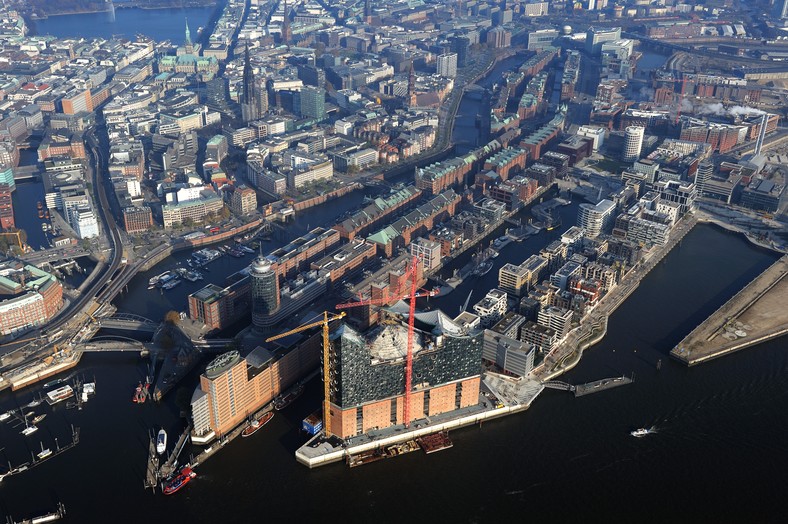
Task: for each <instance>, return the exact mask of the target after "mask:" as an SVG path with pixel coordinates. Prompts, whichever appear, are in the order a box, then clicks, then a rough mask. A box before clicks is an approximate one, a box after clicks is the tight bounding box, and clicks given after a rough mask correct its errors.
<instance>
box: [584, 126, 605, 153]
mask: <svg viewBox="0 0 788 524" xmlns="http://www.w3.org/2000/svg"><path fill="white" fill-rule="evenodd" d="M577 136H583V137H586V138H590V139H591V140H592V141H593V148H594V153H596V152H597V151H599V148H600V147H602V145H603V144H604V143H605V129H604V128H602V127H597V126H580V127H579V128H578V129H577Z"/></svg>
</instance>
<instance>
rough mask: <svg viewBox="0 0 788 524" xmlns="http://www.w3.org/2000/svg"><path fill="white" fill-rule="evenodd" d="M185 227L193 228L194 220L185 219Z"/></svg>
mask: <svg viewBox="0 0 788 524" xmlns="http://www.w3.org/2000/svg"><path fill="white" fill-rule="evenodd" d="M183 225H184V226H185V227H192V226H193V225H194V220H192V219H191V218H189V217H186V218H184V219H183Z"/></svg>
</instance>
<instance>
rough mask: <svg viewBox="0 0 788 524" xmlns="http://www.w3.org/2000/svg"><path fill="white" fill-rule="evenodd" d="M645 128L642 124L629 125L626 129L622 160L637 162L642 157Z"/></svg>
mask: <svg viewBox="0 0 788 524" xmlns="http://www.w3.org/2000/svg"><path fill="white" fill-rule="evenodd" d="M645 131H646V130H645V128H643V127H640V126H629V127H627V128H626V130H625V131H624V150H623V151H622V153H621V160H623V161H624V162H635V161H637V160H638V159H640V151H641V149H642V148H643V135H644V133H645Z"/></svg>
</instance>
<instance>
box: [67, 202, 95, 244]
mask: <svg viewBox="0 0 788 524" xmlns="http://www.w3.org/2000/svg"><path fill="white" fill-rule="evenodd" d="M70 217H71V222H70V224H71V227H72V228H73V229H74V232H75V233H76V234H77V236H78V237H79V238H93V237H97V236H99V229H98V221H97V220H96V214H95V213H94V212H93V210H92V209H91V208H90V206H79V207H77V208H73V209H71V212H70Z"/></svg>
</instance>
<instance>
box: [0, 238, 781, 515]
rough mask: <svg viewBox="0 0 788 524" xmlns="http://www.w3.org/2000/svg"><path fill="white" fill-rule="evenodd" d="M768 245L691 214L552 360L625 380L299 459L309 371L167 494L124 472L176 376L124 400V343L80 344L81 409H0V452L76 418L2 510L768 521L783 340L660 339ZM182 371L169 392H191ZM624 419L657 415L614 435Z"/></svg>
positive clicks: (776, 475)
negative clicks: (577, 352) (626, 380)
mask: <svg viewBox="0 0 788 524" xmlns="http://www.w3.org/2000/svg"><path fill="white" fill-rule="evenodd" d="M567 227H568V225H567ZM536 238H538V237H536ZM531 240H535V239H531ZM545 240H547V239H545ZM525 245H527V241H526V244H521V245H515V244H511V245H510V246H508V247H507V248H505V249H504V254H505V253H507V250H509V249H512V250H513V251H512V252H511V253H512V254H511V258H516V257H518V256H519V257H521V258H525V256H526V255H527V253H526V252H525V251H523V252H522V253H519V252H517V251H519V250H520V246H525ZM522 249H524V248H522ZM504 254H502V255H501V257H499V258H504ZM507 258H509V256H508V255H507ZM774 259H775V257H774V256H772V255H771V254H769V253H766V252H764V251H761V250H759V249H755V248H753V247H751V246H750V245H748V244H747V243H746V242H745V241H744V240H743V239H742V238H741V237H739V236H735V235H731V234H728V233H724V232H722V231H720V230H717V229H715V228H713V227H711V226H698V227H696V229H695V230H694V231H692V232H691V233H690V234H689V235H688V236H687V238H686V239H685V240H684V241H683V242H682V244H681V245H680V246H679V247H677V248H676V249H675V250H674V251H673V252H672V253H671V254H670V255H668V257H666V259H665V261H664V262H663V263H662V264H661V265H660V266H659V267H657V268H656V269H654V270H653V271H652V273H651V274H650V275H649V276H648V277H647V278H646V280H645V281H644V282H643V283H642V285H641V286H640V288H639V289H638V290H637V291H636V292H635V293H634V294H633V295H632V296H631V297H630V298H629V299H628V300H627V302H626V303H625V304H624V305H623V306H622V307H621V308H620V309H619V310H618V311H617V312H616V313H615V314H614V315H613V317H612V318H611V321H610V331H609V333H608V335H607V337H606V338H605V339H604V340H603V341H602V342H601V343H600V344H598V345H597V346H595V347H593V348H592V349H591V350H589V351H588V352H587V354H586V356H585V357H584V358H583V361H582V362H581V363H580V365H579V366H578V367H577V368H576V369H575V370H573V371H572V372H570V373H569V374H568V376H566V377H565V379H567V380H569V381H570V382H584V381H587V380H593V379H598V378H603V377H610V376H616V375H620V374H630V373H632V372H634V373H635V383H634V384H632V385H629V386H624V387H621V388H617V389H613V390H609V391H605V392H601V393H598V394H594V395H589V396H586V397H582V398H574V397H572V396H571V395H569V394H568V393H564V392H559V391H552V390H550V391H546V392H544V393H543V394H542V396H541V397H540V398H539V399H537V401H536V402H535V403H534V405H533V406H532V408H531V409H530V410H529V411H527V412H525V413H522V414H519V415H515V416H511V417H507V418H505V419H501V420H498V421H494V422H489V423H486V424H484V426H483V427H482V428H478V427H472V428H467V429H464V430H460V431H456V432H454V433H453V434H452V438H453V440H454V443H455V445H454V447H453V448H452V449H450V450H447V451H444V452H442V453H439V454H436V455H431V456H429V457H427V456H424V455H422V454H421V453H413V454H411V455H407V456H404V457H401V458H399V459H397V460H391V461H385V462H379V463H375V464H371V465H368V466H364V467H361V468H356V469H353V470H350V469H348V468H347V467H346V466H345V465H343V464H337V465H332V466H327V467H324V468H319V469H316V470H311V471H310V470H308V469H307V468H305V467H303V466H300V465H298V464H297V463H296V462H295V460H294V458H293V452H294V451H295V449H296V448H297V447H298V446H299V445H300V444H301V443H302V442H303V441H304V439H305V438H304V437H303V436H300V435H299V434H298V428H299V425H300V420H301V419H302V418H303V417H305V416H306V415H307V414H309V413H311V412H312V411H313V410H314V409H315V408H316V407H317V406H318V402H319V396H320V383H319V381H312V382H311V383H310V385H309V388H308V391H307V394H306V395H304V396H303V397H302V398H301V399H299V400H298V401H297V402H296V403H294V404H293V405H292V406H291V407H289V408H288V409H287V410H285V411H284V412H280V413H277V416H276V417H275V418H274V420H273V421H272V422H271V423H270V424H269V425H268V426H266V429H265V430H264V431H261V432H260V433H258V434H257V435H255V436H254V437H253V438H250V439H239V440H238V441H235V442H233V443H231V444H230V445H228V446H227V447H226V448H225V449H224V450H222V452H221V453H219V454H218V455H217V456H216V457H214V458H212V459H211V460H210V461H209V462H207V463H205V464H204V465H202V466H201V467H200V468H199V476H198V477H197V478H196V479H195V480H194V481H193V482H192V483H191V484H190V485H189V486H188V487H187V488H185V489H184V490H183V491H182V492H180V493H178V494H176V495H175V496H172V497H164V496H162V495H157V496H153V495H151V494H150V493H149V492H145V491H143V488H142V478H143V471H144V469H143V468H144V464H145V458H146V431H147V430H149V429H150V428H154V427H156V426H159V425H162V426H164V427H165V428H167V429H168V430H170V432H171V435H173V434H174V433H176V432H178V431H179V430H180V429H181V428H182V427H183V422H182V421H181V420H180V419H179V410H178V408H177V407H176V406H175V397H176V396H178V393H177V392H176V393H175V394H173V395H171V396H170V397H168V399H167V400H166V402H164V403H163V404H162V405H152V404H145V405H142V406H138V405H134V404H132V403H131V401H130V399H131V394H132V392H133V389H134V386H135V385H136V383H137V381H138V380H139V379H140V377H141V376H142V373H143V372H144V371H143V370H144V363H143V362H142V361H141V360H140V359H139V358H138V357H137V356H135V355H130V354H123V355H120V354H118V355H89V356H87V357H86V358H85V359H84V360H83V364H82V365H81V366H80V367H79V368H78V371H79V372H80V373H81V374H83V375H84V376H86V377H87V378H89V379H90V378H92V377H93V376H94V375H95V377H96V380H97V382H98V395H97V397H96V398H95V399H93V400H91V401H90V402H89V403H88V404H87V406H86V408H85V409H84V410H83V411H81V412H77V411H74V410H66V409H63V408H64V406H57V407H56V409H55V411H54V413H51V409H50V408H43V407H39V408H36V411H38V412H41V411H46V412H50V415H49V417H48V418H47V419H46V420H45V421H43V422H42V423H41V424H40V425H41V429H40V430H39V431H38V432H37V433H35V434H34V435H32V436H31V437H22V436H21V435H20V434H19V433H18V428H17V429H14V428H12V427H11V425H9V424H7V423H3V424H0V441H2V443H3V446H4V447H5V450H4V451H3V454H4V457H3V458H4V459H5V460H11V461H12V462H13V463H19V462H21V461H24V460H26V459H27V457H29V456H30V455H29V454H30V450H33V451H36V450H38V449H40V445H39V441H41V442H43V443H44V445H45V446H48V447H52V446H53V445H54V438H55V437H57V438H58V439H59V442H60V443H63V442H65V441H67V439H68V433H69V431H68V424H69V423H74V424H76V425H78V426H80V427H81V428H82V442H81V443H80V444H79V445H78V446H77V447H76V448H75V449H73V450H70V451H69V452H67V453H65V454H63V455H61V456H58V457H55V458H54V459H52V460H51V462H48V463H45V464H43V465H42V466H40V467H39V468H36V469H34V470H32V471H28V472H26V473H24V474H22V475H19V476H16V477H12V478H8V479H5V480H4V481H3V483H2V484H1V485H0V503H1V504H2V505H0V507H2V508H3V509H2V511H10V512H11V513H12V514H13V515H15V516H17V517H19V516H23V515H25V514H32V513H33V512H35V511H39V510H41V511H43V510H46V509H48V508H50V507H53V506H54V504H55V502H56V501H58V500H59V501H62V502H64V503H65V504H66V507H67V508H68V510H69V519H67V521H68V522H108V521H111V522H139V521H140V520H143V519H147V520H148V521H153V522H169V521H178V522H181V521H191V522H253V521H259V520H261V515H262V514H265V520H267V521H272V522H283V521H286V520H294V519H297V520H301V519H309V520H313V519H317V518H320V517H321V516H328V517H329V518H330V520H332V521H333V520H334V519H338V518H342V519H343V520H345V521H350V522H370V521H372V520H373V519H374V520H375V521H382V522H399V521H401V520H402V519H409V520H410V519H412V520H414V521H416V522H427V521H432V522H500V521H506V520H514V521H517V522H520V521H522V519H523V518H524V517H523V515H528V516H529V517H531V518H553V519H558V520H557V521H559V522H565V521H567V520H569V519H570V518H573V519H574V518H576V517H578V516H585V520H590V521H598V520H600V519H601V518H603V517H607V518H613V519H615V520H616V521H621V520H625V521H629V520H631V519H636V520H638V521H647V522H661V521H665V520H667V519H672V520H676V521H679V522H686V521H706V522H708V521H712V520H713V521H716V522H734V521H741V519H744V521H747V522H767V521H774V522H777V521H779V520H780V519H779V516H780V515H781V513H780V511H781V510H782V509H783V507H784V506H783V505H784V502H783V498H782V497H780V496H779V495H780V494H781V493H783V487H782V484H781V481H780V480H779V479H781V478H782V477H783V474H784V471H785V467H786V466H788V458H787V457H788V453H787V452H788V449H786V448H787V447H788V446H787V445H786V439H785V438H784V435H785V434H786V431H787V430H788V417H787V416H786V413H788V374H787V373H786V371H787V370H788V358H786V353H785V351H784V347H785V341H784V340H776V341H773V342H770V343H767V344H763V345H761V346H759V347H756V348H752V349H749V350H746V351H743V352H741V353H738V354H734V355H731V356H729V357H726V358H723V359H721V360H718V361H713V362H710V363H708V364H704V365H702V366H699V367H697V368H692V369H688V368H686V367H684V366H683V365H680V364H678V363H675V362H673V361H672V360H670V359H669V357H668V352H669V350H670V349H671V348H672V347H673V345H675V343H676V342H678V341H679V340H680V339H681V338H682V337H683V336H684V335H685V334H686V333H687V332H688V331H689V330H690V329H691V328H692V326H693V325H694V324H695V323H696V322H698V321H699V320H701V319H703V318H705V317H706V316H707V315H709V314H710V313H711V312H713V311H714V309H715V308H717V307H718V306H719V305H720V304H721V303H723V302H724V301H725V300H726V299H727V298H729V297H730V296H731V295H733V294H734V293H735V292H736V291H737V290H738V289H739V288H740V287H741V286H743V285H744V284H745V283H746V282H747V281H748V280H749V279H751V278H752V277H753V276H755V275H756V274H757V273H758V272H760V271H761V270H763V269H764V268H765V267H767V266H768V265H769V264H770V263H772V262H773V260H774ZM228 260H229V259H228ZM485 286H486V284H485ZM177 289H179V288H176V290H177ZM449 296H452V295H449ZM479 298H481V297H479ZM463 301H464V297H463ZM658 359H662V360H663V366H662V369H661V370H660V371H657V370H656V362H657V360H658ZM196 375H197V372H195V373H194V374H193V378H192V379H191V380H187V381H185V382H184V386H185V389H184V392H183V393H181V395H183V394H190V393H191V390H192V388H193V386H194V384H196ZM35 391H36V390H35V389H33V390H24V391H22V392H20V393H17V394H11V393H9V392H5V393H3V394H2V396H0V405H2V409H4V410H5V409H10V408H12V407H14V406H15V405H16V404H25V403H27V402H28V401H29V399H30V397H31V396H32V394H33V393H34V392H35ZM641 426H654V427H655V429H656V430H657V432H656V434H654V435H649V436H648V437H646V438H643V439H635V438H632V437H630V436H629V431H631V430H632V429H634V428H637V427H641ZM262 507H264V509H261V508H262ZM26 512H27V513H26ZM261 512H262V513H261Z"/></svg>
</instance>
